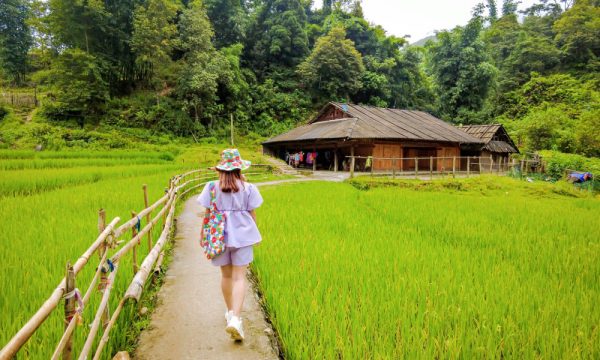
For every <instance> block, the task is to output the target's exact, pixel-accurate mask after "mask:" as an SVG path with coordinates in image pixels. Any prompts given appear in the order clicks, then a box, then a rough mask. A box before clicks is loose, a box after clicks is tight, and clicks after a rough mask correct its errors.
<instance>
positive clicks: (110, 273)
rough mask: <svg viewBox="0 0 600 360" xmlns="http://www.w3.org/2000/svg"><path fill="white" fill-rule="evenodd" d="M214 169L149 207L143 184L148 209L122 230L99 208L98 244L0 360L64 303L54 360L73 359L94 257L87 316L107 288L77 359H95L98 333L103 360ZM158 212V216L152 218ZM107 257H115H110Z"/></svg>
mask: <svg viewBox="0 0 600 360" xmlns="http://www.w3.org/2000/svg"><path fill="white" fill-rule="evenodd" d="M253 166H254V167H256V168H258V169H265V170H266V171H263V172H252V173H246V174H245V175H246V176H262V175H268V174H270V171H271V170H272V168H271V167H270V166H261V165H260V164H259V165H253ZM211 170H212V169H200V170H193V171H189V172H186V173H184V174H181V175H176V176H174V177H172V178H171V179H169V185H168V187H167V188H166V189H165V195H164V196H163V197H161V198H160V199H158V200H157V201H155V202H154V203H153V204H151V205H148V193H147V186H146V185H143V187H142V189H143V193H144V205H145V208H144V209H142V210H141V211H139V212H137V214H136V213H133V214H134V216H132V218H131V219H130V220H128V221H126V222H124V223H123V224H121V225H119V223H120V221H121V219H120V218H119V217H115V218H114V219H113V220H111V221H110V223H108V224H106V220H105V212H104V210H102V209H101V210H100V211H99V216H98V231H99V235H98V237H97V238H96V240H95V241H94V242H93V243H92V245H90V247H89V248H88V249H87V250H86V251H85V252H84V253H83V254H82V255H81V256H80V257H79V258H78V259H77V261H76V262H75V264H74V265H72V266H71V265H70V263H67V269H66V275H65V277H64V278H63V279H62V280H61V281H60V283H59V284H58V286H57V287H56V289H55V290H54V291H53V292H52V294H51V295H50V297H49V298H48V299H47V300H46V301H45V302H44V304H43V305H42V306H41V307H40V308H39V310H38V311H37V312H36V313H35V314H34V315H33V316H32V317H31V318H30V319H29V321H27V323H26V324H25V325H24V326H23V327H22V328H21V329H20V330H19V331H18V332H17V333H16V334H15V335H14V336H13V337H12V339H11V340H10V341H9V342H8V343H7V344H6V345H5V346H4V348H2V350H0V360H7V359H12V358H13V357H15V356H16V355H17V353H18V351H19V350H20V349H21V348H22V347H23V345H25V343H26V342H27V341H28V340H29V339H30V338H31V337H32V336H33V334H34V333H35V331H36V330H37V329H38V328H39V327H40V326H41V325H42V324H43V323H44V321H45V320H46V319H47V318H48V317H49V316H50V314H51V313H52V312H53V311H54V310H55V309H56V307H57V306H58V305H59V303H60V302H61V301H62V300H64V302H65V328H64V332H63V335H62V337H61V339H60V341H59V342H58V344H57V346H56V348H55V350H54V353H53V355H52V359H59V358H62V359H67V360H70V359H72V358H73V356H74V351H73V334H74V332H75V330H76V329H77V328H78V326H76V324H77V323H78V322H79V321H81V319H82V314H79V313H77V312H76V297H77V296H81V295H77V294H76V284H77V281H76V280H77V274H78V273H80V272H81V270H82V269H83V268H84V267H85V266H86V265H87V264H88V263H89V262H90V258H91V257H92V256H93V255H94V254H98V256H99V262H98V265H97V267H96V271H95V273H94V276H93V278H92V280H91V282H90V284H89V285H88V287H87V290H86V292H85V295H84V296H82V297H81V299H80V300H81V303H82V304H83V305H84V311H85V310H88V309H86V308H85V305H87V304H88V302H89V300H90V298H91V296H92V295H93V293H94V289H95V288H96V285H97V284H98V281H99V280H100V281H102V284H105V285H106V286H105V287H104V288H103V290H101V293H102V298H101V301H100V304H99V306H98V307H97V309H96V312H95V316H94V319H93V321H92V323H91V324H90V327H89V332H88V334H87V337H86V340H85V344H84V345H83V348H82V349H81V351H80V352H79V356H78V359H82V360H83V359H88V358H90V357H91V354H92V351H93V350H94V349H93V345H94V342H95V340H96V339H97V336H98V334H99V333H100V332H102V335H101V338H100V341H99V342H98V345H97V347H96V349H95V352H93V359H99V358H100V356H101V355H102V351H103V349H104V347H105V345H106V344H107V342H108V339H109V336H110V331H111V330H112V328H113V327H114V325H115V323H116V321H117V319H118V317H119V315H120V313H121V310H122V309H123V308H124V306H125V305H126V304H127V303H128V302H129V301H132V300H133V301H135V302H139V301H140V299H141V296H142V293H143V291H144V287H145V285H146V283H147V282H148V279H149V278H150V275H151V274H156V273H157V271H158V272H159V271H160V266H161V264H162V261H163V260H162V259H163V258H164V248H165V245H166V244H167V242H168V241H169V238H170V234H171V230H172V228H173V223H174V217H175V207H176V204H177V201H178V200H180V199H182V198H184V196H185V195H186V194H188V193H190V192H191V191H193V190H195V189H198V188H200V187H201V186H203V185H204V184H206V182H208V181H210V180H213V179H215V177H216V173H215V172H214V171H211ZM154 212H156V214H155V215H154V217H152V214H153V213H154ZM142 219H145V222H146V224H145V226H144V227H143V228H142V227H141V221H142ZM161 220H162V221H161ZM159 224H161V226H162V231H161V234H160V236H159V237H158V239H156V242H153V241H152V229H154V228H155V227H156V226H158V225H159ZM138 227H139V231H138ZM129 231H131V239H129V240H120V238H121V237H122V236H123V235H124V234H126V233H128V232H129ZM144 237H147V247H148V255H147V256H146V257H145V258H144V259H143V260H142V263H141V264H140V265H139V266H138V263H137V249H138V247H139V246H142V242H141V240H142V239H143V238H144ZM198 251H200V249H198ZM109 252H110V253H112V255H109ZM128 254H132V258H133V261H132V262H133V270H134V276H133V279H132V280H131V282H130V283H129V286H128V287H127V290H126V291H125V293H124V294H123V295H122V297H121V298H120V301H119V303H118V306H117V308H116V309H114V311H113V313H112V316H110V315H109V314H110V311H109V300H110V298H111V295H112V293H113V292H114V288H113V287H112V284H114V280H115V277H116V276H117V270H118V269H119V267H120V260H121V259H122V258H123V257H124V256H126V255H128ZM79 286H81V285H79ZM80 328H85V327H80Z"/></svg>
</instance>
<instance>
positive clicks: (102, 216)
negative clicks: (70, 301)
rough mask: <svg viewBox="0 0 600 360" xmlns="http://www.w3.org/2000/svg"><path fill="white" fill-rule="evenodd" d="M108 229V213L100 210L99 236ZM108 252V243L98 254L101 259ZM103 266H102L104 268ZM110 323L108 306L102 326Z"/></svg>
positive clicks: (101, 247)
mask: <svg viewBox="0 0 600 360" xmlns="http://www.w3.org/2000/svg"><path fill="white" fill-rule="evenodd" d="M105 228H106V211H104V209H100V211H99V214H98V234H101V233H102V232H103V231H104V229H105ZM106 251H108V249H107V248H106V241H105V242H104V243H103V244H102V245H101V246H100V248H99V249H98V253H99V255H100V259H102V257H103V256H104V253H105V252H106ZM102 265H103V264H100V266H102ZM109 321H110V312H109V310H108V306H107V307H106V309H104V313H102V326H103V327H105V326H106V325H107V324H108V322H109Z"/></svg>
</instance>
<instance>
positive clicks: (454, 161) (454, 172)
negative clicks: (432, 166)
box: [452, 156, 456, 178]
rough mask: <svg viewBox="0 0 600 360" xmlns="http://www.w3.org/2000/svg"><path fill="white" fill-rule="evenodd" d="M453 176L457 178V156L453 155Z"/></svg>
mask: <svg viewBox="0 0 600 360" xmlns="http://www.w3.org/2000/svg"><path fill="white" fill-rule="evenodd" d="M452 178H456V156H453V157H452Z"/></svg>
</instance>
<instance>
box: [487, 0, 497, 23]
mask: <svg viewBox="0 0 600 360" xmlns="http://www.w3.org/2000/svg"><path fill="white" fill-rule="evenodd" d="M486 7H487V9H488V20H489V21H490V23H494V22H495V21H496V20H498V6H497V5H496V0H487V5H486Z"/></svg>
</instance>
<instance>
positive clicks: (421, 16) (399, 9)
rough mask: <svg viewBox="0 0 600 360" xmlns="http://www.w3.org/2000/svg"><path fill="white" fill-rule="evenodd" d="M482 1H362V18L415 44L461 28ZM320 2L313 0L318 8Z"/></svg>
mask: <svg viewBox="0 0 600 360" xmlns="http://www.w3.org/2000/svg"><path fill="white" fill-rule="evenodd" d="M480 2H484V3H485V1H484V0H362V7H363V11H364V13H365V18H366V19H367V20H368V21H369V22H371V23H374V24H376V25H381V26H383V28H384V29H385V30H386V31H387V32H388V34H391V35H396V36H404V35H410V38H409V41H410V42H411V43H412V42H415V41H419V40H421V39H422V38H424V37H426V36H429V35H433V34H434V31H435V30H449V29H452V28H454V27H455V26H457V25H465V24H466V23H467V22H468V21H469V19H470V18H471V12H472V10H473V7H475V5H476V4H478V3H480ZM535 2H536V1H535V0H522V3H521V4H520V5H519V9H520V10H521V9H526V8H528V7H529V6H531V5H532V4H533V3H535ZM322 3H323V2H322V0H314V5H313V6H314V7H316V8H320V7H321V6H322ZM496 4H497V6H498V13H499V14H500V13H501V11H502V0H496Z"/></svg>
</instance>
